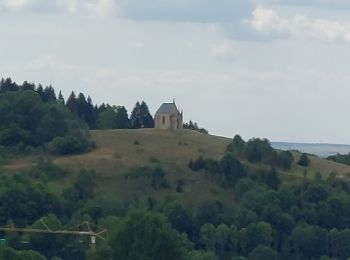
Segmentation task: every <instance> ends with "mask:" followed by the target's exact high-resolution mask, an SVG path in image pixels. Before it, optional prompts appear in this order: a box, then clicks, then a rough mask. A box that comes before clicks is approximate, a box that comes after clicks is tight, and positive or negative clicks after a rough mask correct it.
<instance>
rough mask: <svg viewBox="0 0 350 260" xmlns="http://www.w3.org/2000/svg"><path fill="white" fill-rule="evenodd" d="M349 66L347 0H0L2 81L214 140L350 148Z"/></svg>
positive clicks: (349, 47) (349, 38) (349, 42)
mask: <svg viewBox="0 0 350 260" xmlns="http://www.w3.org/2000/svg"><path fill="white" fill-rule="evenodd" d="M349 69H350V1H349V0H50V1H48V0H0V78H1V77H11V78H12V79H13V80H14V81H16V82H17V83H22V82H23V81H25V80H27V81H30V82H34V83H36V84H37V83H41V84H43V85H48V84H52V85H53V87H54V88H55V89H56V90H62V92H63V94H64V96H65V97H68V95H69V94H70V92H71V91H72V90H74V91H75V93H79V92H83V93H84V94H86V95H90V96H91V97H92V99H93V101H94V103H97V104H101V103H102V102H105V103H110V104H111V105H124V106H126V108H127V109H128V111H129V112H130V111H131V110H132V108H133V106H134V105H135V103H136V101H138V100H144V101H146V103H147V104H148V105H149V108H150V111H151V113H152V114H154V113H155V111H156V110H157V109H158V107H159V106H160V104H161V103H163V102H171V101H172V100H173V99H174V98H175V99H176V103H177V105H178V107H180V109H183V111H184V119H185V120H186V121H188V120H193V121H195V122H198V124H199V125H200V126H202V127H205V128H206V129H208V130H209V132H210V133H211V134H214V135H220V136H226V137H233V136H234V135H235V134H240V135H241V136H242V137H243V138H245V139H249V138H252V137H264V138H268V139H269V140H271V141H289V142H313V143H344V144H350V119H348V116H347V112H348V110H350V73H349Z"/></svg>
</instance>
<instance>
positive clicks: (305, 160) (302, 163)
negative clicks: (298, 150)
mask: <svg viewBox="0 0 350 260" xmlns="http://www.w3.org/2000/svg"><path fill="white" fill-rule="evenodd" d="M309 163H310V160H309V158H308V156H307V154H306V153H303V154H302V155H301V156H300V159H299V161H298V164H299V165H300V166H303V167H307V166H309Z"/></svg>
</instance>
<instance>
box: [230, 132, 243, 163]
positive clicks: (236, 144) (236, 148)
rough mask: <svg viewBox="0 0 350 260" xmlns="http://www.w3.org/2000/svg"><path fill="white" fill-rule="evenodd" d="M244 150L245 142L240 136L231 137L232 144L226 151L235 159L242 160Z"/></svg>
mask: <svg viewBox="0 0 350 260" xmlns="http://www.w3.org/2000/svg"><path fill="white" fill-rule="evenodd" d="M245 150H246V142H245V141H244V140H243V139H242V137H241V136H240V135H235V136H234V137H233V140H232V143H230V144H229V145H228V146H227V151H228V152H230V153H232V154H233V155H234V156H236V157H237V158H243V157H244V155H245Z"/></svg>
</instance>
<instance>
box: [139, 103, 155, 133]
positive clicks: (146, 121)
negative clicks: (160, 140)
mask: <svg viewBox="0 0 350 260" xmlns="http://www.w3.org/2000/svg"><path fill="white" fill-rule="evenodd" d="M140 115H141V122H142V128H153V127H154V120H153V117H152V116H151V114H150V112H149V109H148V106H147V104H146V103H145V102H144V101H142V103H141V105H140Z"/></svg>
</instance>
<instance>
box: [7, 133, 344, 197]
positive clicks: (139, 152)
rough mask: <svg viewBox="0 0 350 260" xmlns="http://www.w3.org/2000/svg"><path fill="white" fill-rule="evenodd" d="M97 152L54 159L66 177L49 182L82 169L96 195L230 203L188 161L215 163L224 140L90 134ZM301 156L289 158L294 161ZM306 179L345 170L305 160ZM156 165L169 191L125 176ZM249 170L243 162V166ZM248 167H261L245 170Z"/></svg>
mask: <svg viewBox="0 0 350 260" xmlns="http://www.w3.org/2000/svg"><path fill="white" fill-rule="evenodd" d="M91 136H92V138H93V140H94V141H95V142H96V145H97V148H96V149H95V150H93V151H92V152H90V153H87V154H83V155H76V156H63V157H62V156H61V157H54V158H53V162H54V163H55V164H58V165H60V166H62V167H63V168H65V169H67V170H68V171H69V172H70V174H69V175H68V176H67V177H65V178H63V179H62V180H59V181H55V182H51V183H49V185H50V186H51V187H52V188H53V189H54V190H56V191H57V192H60V191H62V190H63V189H64V188H65V187H68V186H69V185H70V184H71V183H72V181H73V180H74V179H75V177H76V175H77V172H78V171H79V170H80V169H81V168H89V169H94V170H95V171H96V173H97V194H99V195H101V196H104V195H105V196H108V197H114V198H121V199H124V200H138V199H139V198H145V197H149V196H151V197H153V198H156V199H171V198H176V199H178V200H180V201H183V202H188V203H190V204H197V203H200V202H204V201H210V200H216V199H219V200H222V201H225V202H231V201H233V200H234V197H233V194H232V192H230V191H229V190H227V189H223V188H222V187H220V186H219V185H217V184H216V183H214V182H212V181H210V180H209V179H208V178H207V177H206V176H205V175H204V174H203V173H198V172H197V173H194V172H192V171H191V170H190V169H189V168H188V163H189V161H190V160H191V159H196V158H198V157H199V156H203V157H213V158H220V157H221V156H222V155H223V153H224V151H225V149H226V146H227V145H228V144H229V143H230V141H231V140H230V139H229V138H223V137H217V136H211V135H205V134H201V133H198V132H194V131H190V130H182V131H164V130H155V129H140V130H99V131H91ZM299 156H300V154H298V153H294V157H295V161H297V160H298V159H299ZM37 159H38V158H36V157H34V156H30V157H25V158H19V159H14V160H12V161H9V162H8V163H7V164H6V165H4V166H3V167H2V172H3V174H13V173H15V172H18V171H20V170H25V169H28V168H30V167H31V166H32V165H34V164H35V162H36V161H37ZM310 159H311V164H310V166H309V167H308V168H307V172H308V177H312V176H314V175H315V173H316V172H318V171H319V172H321V174H322V175H323V176H327V175H329V174H330V173H331V172H337V173H338V176H341V177H348V176H350V167H349V166H346V165H342V164H337V163H335V162H332V161H326V160H323V159H320V158H318V157H310ZM157 164H160V165H161V166H162V167H163V168H164V170H165V171H166V172H167V177H166V178H167V179H168V181H169V183H170V186H171V187H170V188H169V189H160V190H157V191H156V190H154V189H152V188H151V187H149V186H147V185H144V183H143V182H142V180H141V181H140V180H129V179H127V178H125V174H126V173H128V172H130V171H132V170H133V169H136V168H138V167H143V166H155V165H157ZM245 164H246V165H248V166H249V164H248V163H245ZM250 167H260V166H256V165H254V166H253V165H250ZM304 171H305V168H303V167H300V166H298V165H297V164H296V163H294V164H293V167H292V170H291V171H288V172H283V174H284V176H286V179H290V178H293V179H294V177H295V176H303V172H304ZM180 179H181V180H183V181H184V183H185V185H184V190H183V192H181V193H179V192H176V190H175V189H176V183H177V181H178V180H180Z"/></svg>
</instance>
